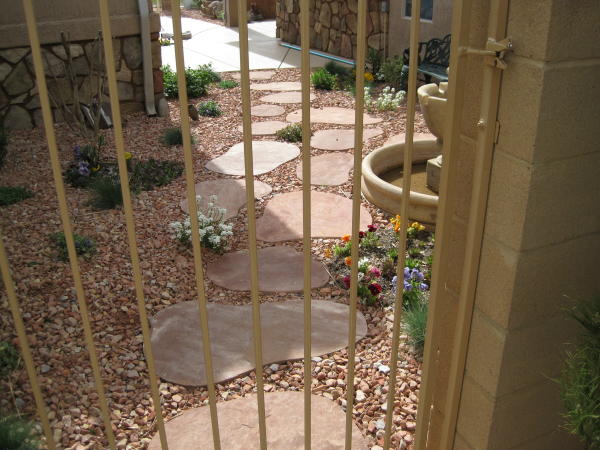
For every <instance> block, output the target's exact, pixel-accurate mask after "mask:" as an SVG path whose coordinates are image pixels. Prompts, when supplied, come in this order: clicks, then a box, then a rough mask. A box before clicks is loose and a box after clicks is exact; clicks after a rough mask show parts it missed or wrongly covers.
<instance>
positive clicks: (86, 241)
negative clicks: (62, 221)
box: [50, 231, 96, 261]
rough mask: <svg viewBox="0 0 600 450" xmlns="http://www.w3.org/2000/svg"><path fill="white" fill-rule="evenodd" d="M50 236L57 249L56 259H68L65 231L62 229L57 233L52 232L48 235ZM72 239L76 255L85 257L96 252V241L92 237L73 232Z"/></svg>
mask: <svg viewBox="0 0 600 450" xmlns="http://www.w3.org/2000/svg"><path fill="white" fill-rule="evenodd" d="M50 238H51V239H52V242H54V245H55V246H56V249H57V251H58V259H60V260H61V261H68V260H69V252H68V250H67V239H66V238H65V233H63V232H62V231H61V232H59V233H54V234H53V235H51V236H50ZM73 241H74V242H75V252H76V253H77V256H83V257H84V258H86V259H87V258H89V257H90V256H92V255H93V254H94V253H96V243H95V242H94V240H93V239H91V238H89V237H87V236H82V235H80V234H77V233H73Z"/></svg>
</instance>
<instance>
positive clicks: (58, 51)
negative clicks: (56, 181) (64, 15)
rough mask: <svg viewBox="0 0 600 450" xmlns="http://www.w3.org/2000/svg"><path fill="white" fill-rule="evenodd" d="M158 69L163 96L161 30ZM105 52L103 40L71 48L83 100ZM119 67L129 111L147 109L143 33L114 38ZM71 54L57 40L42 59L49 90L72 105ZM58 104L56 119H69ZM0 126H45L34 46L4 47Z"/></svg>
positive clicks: (155, 57) (155, 58)
mask: <svg viewBox="0 0 600 450" xmlns="http://www.w3.org/2000/svg"><path fill="white" fill-rule="evenodd" d="M151 40H152V44H151V45H152V68H153V74H154V93H155V96H156V98H157V99H158V98H160V97H162V94H163V78H162V72H161V71H160V65H161V56H160V50H161V48H160V44H159V42H158V33H152V35H151ZM98 50H99V51H103V48H102V45H101V44H99V43H98V42H97V41H96V42H95V41H93V40H87V41H78V42H71V44H70V52H71V57H72V64H73V68H74V72H75V74H76V80H77V84H78V86H79V92H80V95H81V97H82V98H80V102H83V103H86V102H87V101H89V97H90V92H93V91H92V86H91V85H94V84H95V82H96V81H97V80H96V81H94V78H93V76H92V77H90V71H92V72H93V68H94V67H95V66H94V64H95V65H96V66H97V62H95V61H98V55H97V53H95V52H97V51H98ZM113 50H114V54H115V65H116V70H117V80H118V82H117V83H118V88H119V99H120V102H121V109H122V112H123V113H124V114H127V113H131V112H136V111H143V110H144V101H145V95H144V74H143V68H142V43H141V39H140V36H139V35H137V36H124V37H118V38H114V39H113ZM66 59H67V55H66V52H65V49H64V47H63V45H62V44H60V43H54V44H47V45H43V46H42V60H43V61H44V69H45V73H46V81H47V84H48V89H49V90H50V91H51V92H52V93H54V95H55V97H57V98H63V99H65V101H66V103H67V104H72V102H73V93H72V92H71V87H70V86H71V85H70V83H69V81H68V79H67V78H66V76H65V75H66V74H65V64H64V63H65V61H66ZM104 86H105V87H104V96H103V97H104V98H103V101H108V85H107V83H104ZM52 106H53V115H54V120H55V122H61V121H62V120H63V117H62V114H61V112H60V110H59V109H57V108H55V107H54V105H52ZM0 125H3V126H4V127H5V128H12V129H27V128H32V127H34V126H42V125H43V121H42V113H41V109H40V100H39V96H38V90H37V86H36V82H35V75H34V68H33V60H32V56H31V49H30V48H29V47H18V48H9V49H2V50H0Z"/></svg>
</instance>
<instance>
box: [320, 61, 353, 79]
mask: <svg viewBox="0 0 600 450" xmlns="http://www.w3.org/2000/svg"><path fill="white" fill-rule="evenodd" d="M323 69H325V70H326V71H327V72H329V73H330V74H331V75H335V76H336V77H338V78H339V79H346V78H348V77H352V70H350V69H348V68H346V67H344V66H342V65H340V64H338V63H336V62H335V61H328V62H327V64H325V65H324V66H323Z"/></svg>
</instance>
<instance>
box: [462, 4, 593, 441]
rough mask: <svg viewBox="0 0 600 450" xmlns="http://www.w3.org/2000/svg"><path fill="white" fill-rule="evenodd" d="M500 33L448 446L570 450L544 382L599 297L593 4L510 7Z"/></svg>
mask: <svg viewBox="0 0 600 450" xmlns="http://www.w3.org/2000/svg"><path fill="white" fill-rule="evenodd" d="M476 3H478V2H476ZM475 14H478V12H475ZM508 35H509V36H511V37H512V39H513V42H514V45H515V51H514V54H513V55H511V56H509V57H507V62H508V69H507V70H506V71H505V73H504V76H503V81H502V89H501V96H500V106H499V113H498V114H499V115H498V120H499V122H500V124H501V128H500V136H499V141H498V144H497V145H496V147H495V150H494V157H493V166H492V177H491V184H490V192H489V199H488V208H487V214H486V223H485V231H484V240H483V248H482V256H481V262H480V268H479V276H478V285H477V291H476V298H475V311H474V315H473V321H472V329H471V334H470V345H469V350H468V355H467V365H466V374H465V380H464V386H463V392H462V398H461V405H460V411H459V419H458V426H457V436H458V437H457V440H456V442H455V448H470V449H509V448H511V449H512V448H514V449H528V450H535V449H540V450H541V449H570V448H578V445H577V442H576V440H575V439H573V438H572V437H570V436H568V435H567V434H566V433H565V432H563V431H561V430H560V429H559V426H560V424H561V417H560V411H561V402H560V399H559V391H558V387H557V385H556V383H555V382H553V381H552V380H551V378H552V377H556V376H557V375H558V373H559V370H560V367H561V364H562V357H561V352H562V351H563V350H564V349H565V347H564V344H565V343H567V342H573V340H574V339H575V337H576V335H577V334H578V333H579V331H580V330H579V329H578V327H577V326H576V325H575V324H574V322H573V321H571V320H568V319H567V318H565V315H564V312H563V311H561V308H563V307H564V306H565V304H566V302H567V300H566V299H565V296H569V297H588V296H591V295H592V294H593V293H594V292H599V291H600V277H599V276H598V273H599V272H598V267H600V176H599V174H600V145H599V144H598V143H599V142H600V126H599V124H600V107H599V106H598V100H599V99H600V45H599V42H598V39H597V38H598V36H599V35H600V7H599V6H598V1H597V0H579V1H577V2H567V1H564V0H534V1H532V0H512V1H510V7H509V22H508Z"/></svg>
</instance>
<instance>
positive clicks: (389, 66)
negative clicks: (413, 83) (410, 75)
mask: <svg viewBox="0 0 600 450" xmlns="http://www.w3.org/2000/svg"><path fill="white" fill-rule="evenodd" d="M403 67H404V63H403V62H402V57H401V56H394V57H393V58H388V59H386V60H385V62H384V63H383V64H382V65H381V77H382V78H383V81H385V82H386V83H387V84H389V85H390V86H391V87H393V88H394V89H395V90H400V89H403V90H406V82H407V79H406V73H405V72H404V71H403V70H402V68H403Z"/></svg>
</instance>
